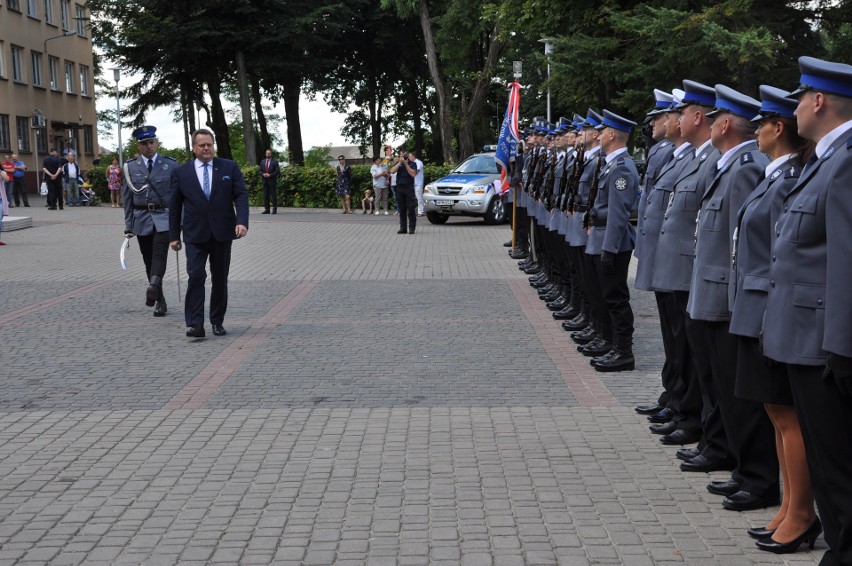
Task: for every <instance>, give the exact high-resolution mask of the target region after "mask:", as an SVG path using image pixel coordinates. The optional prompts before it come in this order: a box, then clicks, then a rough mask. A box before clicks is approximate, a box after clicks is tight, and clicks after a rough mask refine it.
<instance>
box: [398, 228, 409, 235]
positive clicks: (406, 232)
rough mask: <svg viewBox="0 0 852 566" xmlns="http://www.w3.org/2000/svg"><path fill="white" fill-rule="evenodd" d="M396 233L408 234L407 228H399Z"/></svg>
mask: <svg viewBox="0 0 852 566" xmlns="http://www.w3.org/2000/svg"><path fill="white" fill-rule="evenodd" d="M396 233H397V234H408V230H403V229H402V228H400V229H399V230H397V231H396Z"/></svg>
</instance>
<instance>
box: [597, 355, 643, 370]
mask: <svg viewBox="0 0 852 566" xmlns="http://www.w3.org/2000/svg"><path fill="white" fill-rule="evenodd" d="M592 365H593V366H594V368H595V371H600V372H611V371H631V370H634V369H636V358H634V357H633V354H631V353H629V352H621V351H618V350H615V349H614V350H613V351H612V352H611V355H607V356H604V359H602V360H599V361H598V362H596V363H594V364H592Z"/></svg>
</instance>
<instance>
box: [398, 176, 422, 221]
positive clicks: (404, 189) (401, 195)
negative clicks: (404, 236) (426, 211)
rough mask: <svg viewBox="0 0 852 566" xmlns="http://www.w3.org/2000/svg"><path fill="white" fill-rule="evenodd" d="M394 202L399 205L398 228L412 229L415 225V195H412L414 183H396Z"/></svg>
mask: <svg viewBox="0 0 852 566" xmlns="http://www.w3.org/2000/svg"><path fill="white" fill-rule="evenodd" d="M396 203H397V206H398V207H399V229H400V230H412V231H413V230H414V229H415V228H416V227H417V197H416V196H415V195H414V185H405V186H403V185H397V186H396Z"/></svg>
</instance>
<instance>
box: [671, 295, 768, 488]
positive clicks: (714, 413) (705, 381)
mask: <svg viewBox="0 0 852 566" xmlns="http://www.w3.org/2000/svg"><path fill="white" fill-rule="evenodd" d="M685 294H686V295H688V293H685ZM687 300H688V299H687ZM678 303H679V304H680V299H678ZM683 306H684V308H685V307H686V303H684V304H683ZM684 312H685V311H684ZM685 316H686V319H685V320H686V335H687V337H688V339H689V344H690V346H691V347H692V357H693V360H694V361H695V364H694V366H693V367H694V368H695V377H696V381H697V382H698V386H699V388H700V391H701V430H702V436H701V443H700V445H699V446H700V449H701V455H702V456H704V457H705V458H707V459H708V460H713V461H717V462H718V461H723V462H726V461H733V460H735V458H734V453H733V452H732V450H731V448H730V447H729V445H728V437H727V436H726V434H725V427H724V425H723V424H722V414H721V413H720V412H719V405H718V402H717V399H716V390H715V388H714V387H713V373H712V369H711V368H712V365H713V364H714V363H716V362H715V361H714V360H713V356H714V355H715V354H714V353H713V348H711V346H710V345H711V343H712V337H711V335H710V327H709V325H707V324H706V323H704V322H703V321H700V320H695V319H693V318H692V317H690V316H689V315H688V314H686V315H685ZM732 357H733V355H732ZM764 412H766V411H764ZM733 478H734V480H735V481H737V482H740V478H739V475H737V474H736V471H735V472H734V474H733Z"/></svg>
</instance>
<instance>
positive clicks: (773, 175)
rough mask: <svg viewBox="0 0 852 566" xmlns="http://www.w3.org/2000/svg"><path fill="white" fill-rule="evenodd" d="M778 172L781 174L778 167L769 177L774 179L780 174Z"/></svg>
mask: <svg viewBox="0 0 852 566" xmlns="http://www.w3.org/2000/svg"><path fill="white" fill-rule="evenodd" d="M780 174H781V170H780V169H779V170H777V171H776V172H775V173H773V174H772V177H771V178H772V179H775V178H776V177H778V175H780Z"/></svg>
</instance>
